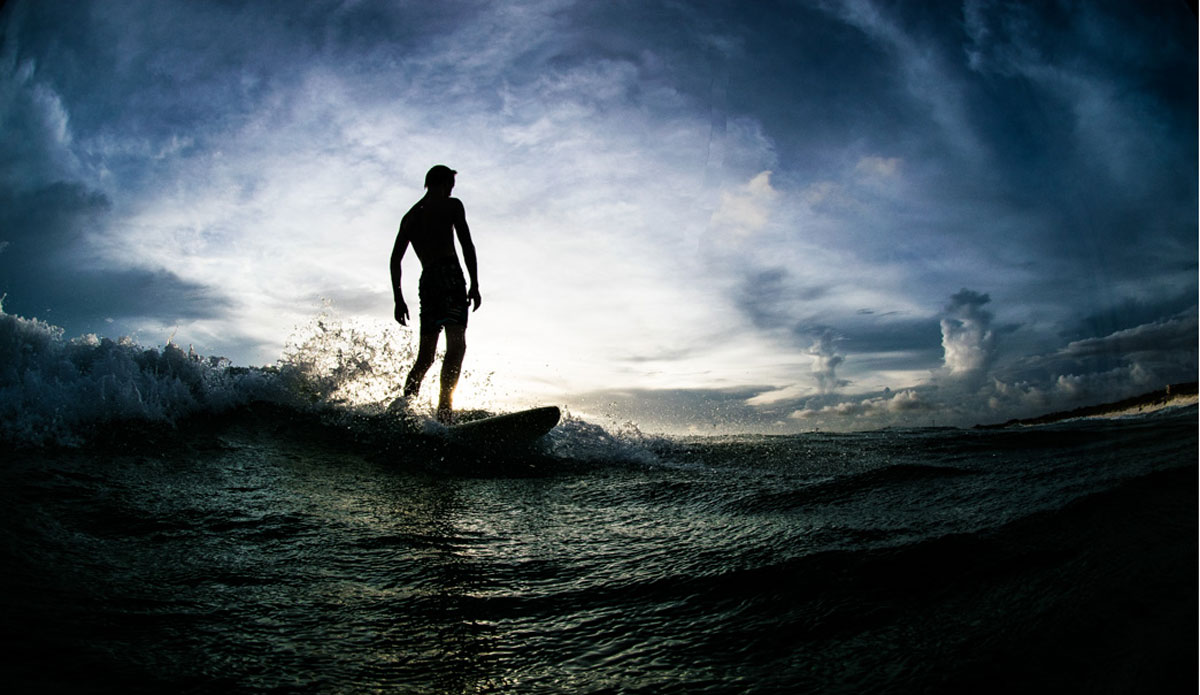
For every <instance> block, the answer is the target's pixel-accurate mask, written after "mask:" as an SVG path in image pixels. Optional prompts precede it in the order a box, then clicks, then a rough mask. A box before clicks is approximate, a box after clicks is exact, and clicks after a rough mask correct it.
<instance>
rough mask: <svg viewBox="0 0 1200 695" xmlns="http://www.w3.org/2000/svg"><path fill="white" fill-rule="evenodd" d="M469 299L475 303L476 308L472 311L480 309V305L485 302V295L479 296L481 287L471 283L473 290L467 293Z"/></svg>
mask: <svg viewBox="0 0 1200 695" xmlns="http://www.w3.org/2000/svg"><path fill="white" fill-rule="evenodd" d="M467 299H468V300H470V301H471V302H472V303H473V304H474V305H475V308H474V309H472V310H471V311H479V305H480V304H483V297H480V296H479V288H478V287H477V286H475V285H471V291H470V292H468V293H467Z"/></svg>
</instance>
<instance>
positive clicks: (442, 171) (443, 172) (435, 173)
mask: <svg viewBox="0 0 1200 695" xmlns="http://www.w3.org/2000/svg"><path fill="white" fill-rule="evenodd" d="M457 173H458V172H457V171H455V170H453V169H451V168H450V167H448V166H444V165H442V164H437V165H434V167H433V168H432V169H430V170H429V173H428V174H425V187H426V188H440V187H442V186H447V187H450V188H453V187H454V175H455V174H457Z"/></svg>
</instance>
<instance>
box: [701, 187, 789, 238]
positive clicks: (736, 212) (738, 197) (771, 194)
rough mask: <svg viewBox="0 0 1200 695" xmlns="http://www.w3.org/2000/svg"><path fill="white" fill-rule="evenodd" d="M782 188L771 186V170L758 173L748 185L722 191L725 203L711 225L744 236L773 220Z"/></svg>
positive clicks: (739, 236) (734, 235) (722, 199)
mask: <svg viewBox="0 0 1200 695" xmlns="http://www.w3.org/2000/svg"><path fill="white" fill-rule="evenodd" d="M778 197H779V192H778V191H776V190H775V189H774V188H772V187H771V172H770V171H764V172H761V173H759V174H756V175H755V176H754V178H752V179H750V180H749V181H748V182H747V183H746V184H745V185H742V186H738V187H736V188H733V189H731V190H726V191H724V192H722V193H721V206H720V207H718V208H717V210H716V211H715V212H713V214H712V219H711V220H710V222H709V225H710V228H712V229H715V230H718V231H719V232H721V233H723V234H726V235H731V236H733V237H734V238H737V239H744V238H746V237H749V236H750V235H752V234H754V233H755V232H757V231H759V230H761V229H762V228H763V227H765V226H766V225H767V222H768V221H770V216H771V208H772V204H773V203H774V202H775V200H776V199H777V198H778Z"/></svg>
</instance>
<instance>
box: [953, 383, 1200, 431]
mask: <svg viewBox="0 0 1200 695" xmlns="http://www.w3.org/2000/svg"><path fill="white" fill-rule="evenodd" d="M1197 400H1200V399H1198V397H1197V382H1194V381H1193V382H1190V383H1183V384H1171V385H1170V386H1167V387H1166V388H1162V389H1158V390H1156V391H1151V392H1149V393H1143V394H1142V395H1140V396H1133V397H1132V398H1126V399H1124V400H1120V401H1115V402H1113V403H1102V404H1100V405H1089V406H1084V407H1082V408H1075V409H1074V410H1062V411H1058V412H1055V413H1049V414H1046V415H1039V416H1038V417H1032V418H1014V419H1012V420H1009V421H1007V422H1003V423H1000V424H996V425H975V428H976V429H1000V428H1002V427H1013V426H1015V425H1045V424H1049V423H1051V422H1058V421H1060V420H1071V419H1074V418H1109V417H1120V416H1122V415H1138V414H1143V413H1152V412H1154V411H1156V410H1162V409H1163V408H1169V407H1172V406H1184V405H1193V404H1195V403H1196V402H1197Z"/></svg>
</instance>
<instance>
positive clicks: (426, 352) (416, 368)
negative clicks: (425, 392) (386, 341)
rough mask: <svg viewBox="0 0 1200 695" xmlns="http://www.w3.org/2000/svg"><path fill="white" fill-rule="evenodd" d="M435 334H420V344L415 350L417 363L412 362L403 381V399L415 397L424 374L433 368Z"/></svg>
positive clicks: (435, 345)
mask: <svg viewBox="0 0 1200 695" xmlns="http://www.w3.org/2000/svg"><path fill="white" fill-rule="evenodd" d="M437 342H438V334H437V333H422V334H421V343H420V346H419V347H418V348H417V361H416V362H413V366H412V369H411V370H409V372H408V378H407V379H405V380H404V397H405V398H411V397H412V396H415V395H417V391H420V390H421V381H422V380H424V379H425V372H428V371H429V368H430V367H432V366H433V358H434V356H435V355H436V354H437Z"/></svg>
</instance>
